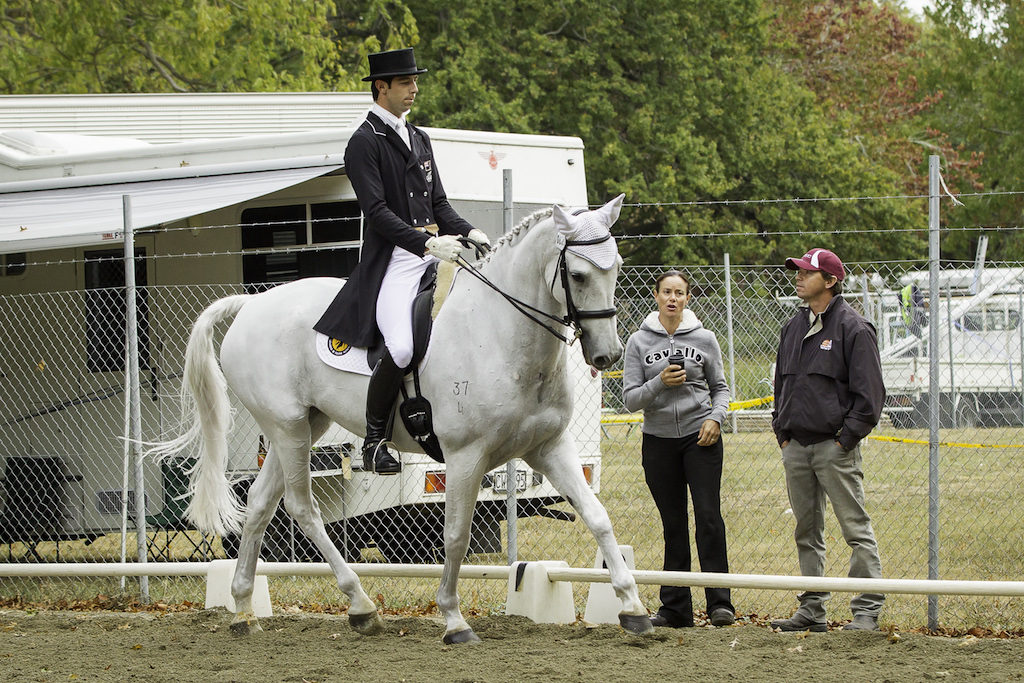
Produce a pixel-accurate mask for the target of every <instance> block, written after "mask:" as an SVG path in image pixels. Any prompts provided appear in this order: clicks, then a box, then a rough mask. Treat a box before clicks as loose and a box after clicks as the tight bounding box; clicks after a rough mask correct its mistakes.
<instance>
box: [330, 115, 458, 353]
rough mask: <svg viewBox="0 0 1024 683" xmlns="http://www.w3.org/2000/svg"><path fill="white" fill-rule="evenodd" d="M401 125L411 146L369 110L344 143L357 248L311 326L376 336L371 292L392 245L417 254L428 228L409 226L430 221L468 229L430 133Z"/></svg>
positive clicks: (365, 338) (362, 338)
mask: <svg viewBox="0 0 1024 683" xmlns="http://www.w3.org/2000/svg"><path fill="white" fill-rule="evenodd" d="M406 126H407V128H408V131H409V141H410V144H411V146H412V149H411V150H410V148H409V147H406V145H405V142H403V141H402V138H401V137H400V136H399V135H398V133H397V132H396V131H395V129H394V128H392V127H391V126H389V125H387V124H385V123H384V122H383V121H382V120H381V119H380V117H378V116H377V115H376V114H373V113H372V112H371V113H370V114H368V115H367V117H366V121H364V122H363V123H362V125H360V126H359V128H357V129H356V131H355V132H354V133H353V134H352V137H351V138H349V141H348V146H347V147H345V173H346V175H348V177H349V180H350V181H351V182H352V187H353V189H354V190H355V192H356V199H358V200H359V208H360V210H362V212H363V216H365V219H366V223H365V228H364V230H363V246H362V253H361V255H360V259H359V265H357V266H356V268H355V270H353V271H352V275H351V276H350V277H349V279H348V282H347V283H346V284H345V286H344V287H343V288H342V289H341V291H340V292H339V293H338V295H337V296H336V297H335V298H334V301H332V302H331V305H330V306H328V308H327V311H326V312H325V313H324V314H323V316H322V317H321V318H320V320H319V321H318V322H317V324H316V325H314V326H313V328H314V329H315V330H316V331H317V332H322V333H324V334H326V335H327V336H329V337H333V338H335V339H340V340H342V341H344V342H347V343H348V344H351V345H353V346H357V347H364V348H370V347H372V346H374V345H375V343H376V342H377V341H378V340H379V339H380V331H379V330H378V329H377V293H378V292H379V291H380V286H381V283H382V282H383V281H384V274H385V272H387V268H388V263H389V261H390V260H391V253H392V251H394V249H395V247H400V248H402V249H405V250H407V251H409V252H412V253H413V254H416V255H417V256H423V254H425V253H426V250H427V248H426V243H427V239H429V237H430V235H428V234H427V233H425V232H420V231H418V230H416V229H415V228H422V227H424V226H426V225H430V224H432V223H436V224H437V226H438V228H439V234H442V235H468V234H469V231H470V230H472V229H473V226H472V225H470V224H469V223H468V222H467V221H466V220H464V219H463V218H462V217H461V216H459V214H457V213H456V212H455V209H453V208H452V206H451V204H449V203H448V197H447V196H445V193H444V188H443V187H442V186H441V178H440V176H439V175H438V173H437V167H436V164H435V163H434V151H433V149H432V148H431V146H430V138H429V137H428V136H427V134H426V133H424V132H423V131H421V130H420V129H418V128H416V127H415V126H412V125H410V124H408V123H407V124H406Z"/></svg>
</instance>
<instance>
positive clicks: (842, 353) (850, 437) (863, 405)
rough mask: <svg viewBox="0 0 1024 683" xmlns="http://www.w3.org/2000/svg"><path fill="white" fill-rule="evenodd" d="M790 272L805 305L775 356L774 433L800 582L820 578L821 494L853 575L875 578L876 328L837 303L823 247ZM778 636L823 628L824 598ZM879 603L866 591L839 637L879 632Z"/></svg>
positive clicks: (808, 597) (838, 266) (838, 281)
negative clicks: (866, 454) (871, 508)
mask: <svg viewBox="0 0 1024 683" xmlns="http://www.w3.org/2000/svg"><path fill="white" fill-rule="evenodd" d="M786 267H787V268H789V269H790V270H795V271H796V295H797V296H798V297H800V299H801V300H802V301H803V302H804V304H805V305H804V306H801V307H800V308H799V310H798V312H797V314H796V315H794V316H793V317H792V318H790V320H789V321H788V322H787V323H786V324H785V325H784V326H783V327H782V335H781V339H780V341H779V349H778V353H777V355H776V359H775V408H774V410H773V411H772V428H773V429H774V430H775V437H776V438H777V439H778V442H779V445H780V446H781V447H782V462H783V466H784V467H785V470H786V490H787V492H788V494H789V503H790V507H791V508H792V510H793V517H794V519H795V520H796V530H795V533H794V537H795V538H796V548H797V555H798V557H799V560H800V573H801V574H802V575H803V576H823V575H824V571H825V536H824V527H825V497H826V496H827V497H828V500H829V501H831V503H832V509H833V510H834V511H835V514H836V517H837V518H838V519H839V525H840V527H841V528H842V531H843V538H844V539H845V540H846V543H847V545H849V546H850V549H851V550H852V556H851V559H850V576H851V577H858V578H881V576H882V566H881V562H880V561H879V559H878V544H877V543H876V542H875V533H874V531H873V530H872V528H871V518H870V516H868V513H867V510H865V509H864V484H863V480H864V474H863V472H862V471H861V453H860V446H859V444H860V442H861V439H863V438H864V437H865V436H867V435H868V433H869V432H871V430H872V429H873V428H874V427H875V425H876V424H878V418H879V417H880V415H881V413H882V403H883V401H884V399H885V386H884V385H883V383H882V367H881V361H880V360H879V356H878V342H877V338H876V336H875V328H874V327H873V326H872V325H871V323H869V322H868V321H867V320H865V319H864V318H863V317H861V315H860V314H858V313H857V312H856V311H855V310H853V308H851V307H850V305H849V304H848V303H846V301H844V300H843V297H842V286H843V278H844V277H845V275H846V271H845V270H844V268H843V262H842V261H840V260H839V257H838V256H836V255H835V254H833V253H832V252H831V251H829V250H828V249H811V250H810V251H808V252H807V253H806V254H804V255H803V257H802V258H788V259H786ZM797 597H798V599H799V600H800V607H799V608H798V609H797V611H796V613H794V614H793V616H792V617H790V618H789V619H778V620H775V621H773V622H772V626H773V627H775V628H778V629H780V630H782V631H808V630H809V631H827V630H828V624H827V622H826V621H825V601H826V600H828V599H829V597H830V594H829V593H820V592H813V591H807V592H804V593H801V594H800V595H798V596H797ZM884 600H885V596H883V595H881V594H878V593H863V594H861V595H858V596H856V597H854V598H853V600H851V601H850V611H851V612H852V613H853V621H851V622H850V623H849V624H847V625H846V626H844V627H843V628H844V630H869V631H873V630H877V629H878V614H879V612H880V611H881V609H882V602H883V601H884Z"/></svg>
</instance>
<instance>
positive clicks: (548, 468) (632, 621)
mask: <svg viewBox="0 0 1024 683" xmlns="http://www.w3.org/2000/svg"><path fill="white" fill-rule="evenodd" d="M526 460H527V462H528V463H529V464H530V466H532V467H533V468H534V469H536V470H539V471H540V472H542V473H543V474H544V475H545V476H547V477H548V479H550V480H551V483H552V484H553V485H554V486H555V488H556V489H558V492H559V493H561V494H562V496H564V497H565V499H566V500H568V501H569V503H570V504H571V505H572V506H573V507H574V508H575V509H576V511H577V512H578V513H579V515H580V517H582V518H583V521H584V523H585V524H586V525H587V528H589V529H590V531H591V533H593V534H594V538H596V539H597V544H598V546H600V548H601V553H602V554H603V555H604V558H605V563H606V564H607V565H608V573H609V575H610V577H611V583H612V588H613V589H614V590H615V595H616V596H617V597H618V598H619V599H620V600H621V601H622V611H621V612H619V623H620V624H621V625H622V627H623V628H625V629H626V630H628V631H632V632H633V633H650V632H652V631H653V630H654V628H653V626H651V620H650V619H649V618H648V616H647V609H646V608H645V607H644V605H643V603H642V602H640V594H639V592H638V591H637V588H636V580H635V579H634V578H633V575H632V574H631V573H630V571H629V568H628V567H626V561H625V560H623V559H622V555H621V553H619V545H618V543H617V542H616V540H615V533H614V531H613V530H612V523H611V520H610V519H609V517H608V511H607V510H605V509H604V506H603V505H602V504H601V501H599V500H598V499H597V496H595V495H594V492H593V491H591V490H590V486H588V485H587V480H586V479H584V477H583V468H582V467H581V466H580V460H579V457H577V455H576V446H575V445H574V443H573V441H572V438H571V437H570V436H568V435H567V434H564V433H563V434H562V436H561V437H560V438H559V439H558V442H557V443H556V444H555V445H554V446H553V447H552V448H551V449H550V450H547V451H543V452H540V453H536V454H534V455H532V456H530V457H528V458H527V459H526Z"/></svg>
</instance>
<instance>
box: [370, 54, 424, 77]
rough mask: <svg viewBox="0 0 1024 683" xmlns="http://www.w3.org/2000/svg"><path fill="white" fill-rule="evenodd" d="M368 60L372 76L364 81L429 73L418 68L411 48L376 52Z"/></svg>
mask: <svg viewBox="0 0 1024 683" xmlns="http://www.w3.org/2000/svg"><path fill="white" fill-rule="evenodd" d="M367 59H368V60H369V61H370V75H369V76H367V77H366V78H364V79H363V80H364V81H374V80H377V79H378V78H391V77H392V76H412V75H416V74H423V73H426V72H427V70H426V69H417V68H416V57H414V56H413V54H412V48H411V47H407V48H404V49H401V50H388V51H387V52H374V53H373V54H371V55H369V56H368V57H367Z"/></svg>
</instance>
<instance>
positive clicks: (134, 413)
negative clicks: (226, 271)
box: [121, 195, 149, 602]
mask: <svg viewBox="0 0 1024 683" xmlns="http://www.w3.org/2000/svg"><path fill="white" fill-rule="evenodd" d="M121 201H122V205H123V207H124V290H125V291H124V294H125V296H124V299H125V336H126V341H127V342H128V368H127V372H128V380H129V385H130V386H131V398H130V412H131V420H130V425H131V428H130V430H129V435H128V438H129V441H130V442H131V444H132V455H133V456H134V461H135V537H136V543H137V545H138V561H139V562H145V561H146V559H147V558H146V556H147V554H148V553H147V550H146V483H145V477H144V472H143V468H142V444H141V440H142V408H141V406H140V405H139V396H140V394H141V390H140V386H139V328H138V309H137V308H136V300H137V298H138V291H137V290H136V288H135V228H134V227H133V225H132V198H131V197H130V196H129V195H123V196H122V197H121ZM139 593H140V599H141V600H142V602H149V577H148V576H140V577H139Z"/></svg>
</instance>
